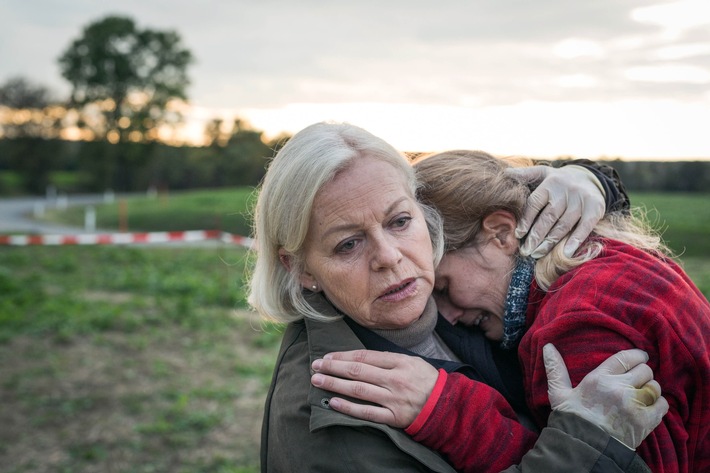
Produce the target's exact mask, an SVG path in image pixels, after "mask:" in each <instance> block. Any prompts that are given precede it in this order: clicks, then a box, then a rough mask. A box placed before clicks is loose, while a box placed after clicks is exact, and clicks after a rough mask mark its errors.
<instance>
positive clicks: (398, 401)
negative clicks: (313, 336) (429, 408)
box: [311, 350, 439, 429]
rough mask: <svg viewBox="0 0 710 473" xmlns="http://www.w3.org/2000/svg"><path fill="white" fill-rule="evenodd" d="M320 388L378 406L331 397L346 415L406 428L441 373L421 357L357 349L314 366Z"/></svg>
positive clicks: (314, 378)
mask: <svg viewBox="0 0 710 473" xmlns="http://www.w3.org/2000/svg"><path fill="white" fill-rule="evenodd" d="M311 368H312V369H313V371H314V374H313V375H312V376H311V383H312V384H313V385H314V386H317V387H319V388H322V389H325V390H326V391H332V392H334V393H337V394H340V395H345V396H349V397H353V398H355V399H360V400H363V401H368V402H373V403H375V404H377V405H374V406H373V405H369V404H358V403H355V402H351V401H348V400H346V399H343V398H338V397H333V398H331V399H330V407H332V408H333V409H335V410H336V411H339V412H342V413H344V414H348V415H351V416H353V417H358V418H360V419H365V420H369V421H372V422H379V423H381V424H387V425H390V426H392V427H399V428H402V429H403V428H406V427H408V426H409V425H410V424H411V423H412V422H414V419H416V417H417V415H419V413H420V412H421V410H422V408H423V407H424V404H426V401H427V399H429V396H430V395H431V392H432V390H433V389H434V385H435V384H436V380H437V378H438V377H439V372H438V370H437V369H436V368H434V367H433V366H432V365H430V364H429V363H427V362H426V361H424V360H422V359H421V358H419V357H417V356H408V355H403V354H400V353H390V352H379V351H370V350H354V351H344V352H336V353H329V354H327V355H325V356H324V357H323V359H320V360H315V361H314V362H313V363H312V364H311Z"/></svg>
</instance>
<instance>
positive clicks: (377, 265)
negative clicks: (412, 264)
mask: <svg viewBox="0 0 710 473" xmlns="http://www.w3.org/2000/svg"><path fill="white" fill-rule="evenodd" d="M401 260H402V252H401V251H400V250H399V246H398V245H397V241H396V240H395V239H394V238H393V237H388V236H386V235H379V236H377V237H375V238H373V254H372V260H371V261H372V263H371V264H372V269H373V271H378V270H380V269H387V268H392V267H394V266H396V265H397V264H398V263H399V262H400V261H401Z"/></svg>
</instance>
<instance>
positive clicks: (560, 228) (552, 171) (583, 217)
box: [506, 165, 606, 259]
mask: <svg viewBox="0 0 710 473" xmlns="http://www.w3.org/2000/svg"><path fill="white" fill-rule="evenodd" d="M506 172H507V173H509V174H511V175H513V176H515V177H516V178H518V179H520V180H521V181H522V182H526V183H535V182H540V181H542V182H540V184H539V185H538V186H537V188H536V189H535V190H534V191H533V192H532V194H530V197H529V198H528V202H527V205H526V206H525V212H524V214H523V217H522V218H521V219H520V221H519V222H518V228H517V229H516V230H515V236H516V238H522V237H524V236H525V235H526V234H527V238H526V239H525V242H524V243H523V245H522V246H521V247H520V253H521V254H522V255H523V256H528V255H530V256H532V257H533V258H535V259H537V258H542V257H543V256H545V255H546V254H547V253H549V252H550V250H551V249H552V247H553V246H555V245H556V244H557V243H558V242H559V241H560V240H561V239H562V238H564V237H565V236H566V235H567V234H569V233H570V232H572V233H571V234H570V237H569V239H568V240H567V242H566V243H565V247H564V253H565V255H567V256H572V255H573V254H574V252H575V251H577V248H579V245H580V244H581V243H582V242H583V241H584V240H585V239H586V238H587V237H588V236H589V234H590V233H591V232H592V229H593V228H594V225H596V224H597V222H598V221H599V220H600V219H601V218H602V217H603V216H604V213H605V211H606V202H605V200H604V197H605V196H604V191H603V188H602V186H601V184H600V183H599V180H598V179H597V178H596V176H595V175H594V174H593V173H592V172H591V171H588V170H587V169H585V168H583V167H581V166H576V165H569V166H564V167H561V168H553V167H552V166H529V167H520V168H509V169H507V170H506ZM575 225H576V227H575ZM573 229H574V231H572V230H573Z"/></svg>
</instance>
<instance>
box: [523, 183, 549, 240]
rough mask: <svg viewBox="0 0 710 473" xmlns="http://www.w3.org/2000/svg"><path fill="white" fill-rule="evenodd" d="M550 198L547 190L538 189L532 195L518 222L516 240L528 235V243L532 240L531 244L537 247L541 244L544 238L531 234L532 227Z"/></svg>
mask: <svg viewBox="0 0 710 473" xmlns="http://www.w3.org/2000/svg"><path fill="white" fill-rule="evenodd" d="M549 198H550V196H549V195H548V193H547V190H546V189H545V188H537V189H535V191H534V192H533V193H532V194H530V196H529V197H528V200H527V202H526V203H525V208H524V209H523V216H522V217H521V218H520V220H519V221H518V225H517V227H516V229H515V237H516V238H522V237H524V236H526V235H527V239H526V242H528V241H531V240H532V242H531V243H530V244H531V245H534V246H535V247H536V246H537V245H539V244H540V240H542V237H540V236H539V235H537V234H535V233H532V232H530V227H531V226H532V225H533V223H534V222H535V220H536V219H537V218H538V215H539V214H540V212H541V211H542V210H543V209H544V208H545V206H546V205H547V202H548V200H549ZM543 236H544V235H543Z"/></svg>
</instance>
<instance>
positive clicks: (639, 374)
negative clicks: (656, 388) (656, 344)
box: [623, 363, 661, 397]
mask: <svg viewBox="0 0 710 473" xmlns="http://www.w3.org/2000/svg"><path fill="white" fill-rule="evenodd" d="M623 376H624V380H625V381H626V382H627V383H628V384H629V385H631V386H633V387H635V388H641V387H642V386H644V385H645V384H646V383H648V382H650V381H652V380H653V370H652V369H651V368H650V367H649V366H648V365H647V364H646V363H641V364H639V365H636V366H634V367H633V368H631V369H630V370H629V371H627V372H626V374H625V375H623ZM658 395H659V396H660V395H661V393H660V392H659V393H658ZM656 397H658V396H656Z"/></svg>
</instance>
